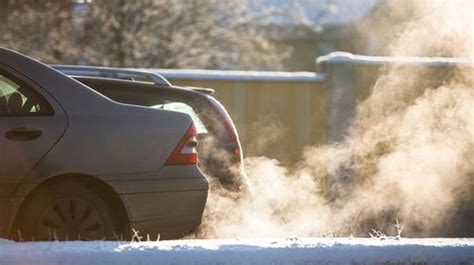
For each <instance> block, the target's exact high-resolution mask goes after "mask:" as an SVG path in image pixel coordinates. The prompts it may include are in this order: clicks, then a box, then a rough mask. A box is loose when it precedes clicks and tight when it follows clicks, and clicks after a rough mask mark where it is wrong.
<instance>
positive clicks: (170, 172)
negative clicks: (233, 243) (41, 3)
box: [0, 48, 209, 240]
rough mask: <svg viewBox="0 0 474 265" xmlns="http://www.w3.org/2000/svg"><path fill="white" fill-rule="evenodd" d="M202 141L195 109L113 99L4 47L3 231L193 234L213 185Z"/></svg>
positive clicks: (33, 235)
mask: <svg viewBox="0 0 474 265" xmlns="http://www.w3.org/2000/svg"><path fill="white" fill-rule="evenodd" d="M196 146H197V140H196V129H195V127H194V124H193V122H192V119H191V117H189V115H186V114H183V113H179V112H174V111H167V110H161V109H156V108H149V107H142V106H136V105H127V104H121V103H117V102H115V101H112V100H110V99H108V98H107V97H105V96H103V95H101V94H99V93H97V92H95V91H94V90H92V89H90V88H89V87H87V86H85V85H84V84H82V83H79V82H77V81H76V80H74V79H72V78H70V77H67V76H65V75H64V74H62V73H60V72H58V71H56V70H54V69H52V68H50V67H49V66H47V65H45V64H42V63H40V62H38V61H35V60H33V59H31V58H28V57H26V56H24V55H21V54H19V53H16V52H14V51H10V50H7V49H2V48H0V236H4V237H13V238H16V239H19V240H56V239H59V240H63V239H64V240H75V239H83V240H86V239H97V238H106V239H117V238H120V237H122V236H123V237H124V238H127V237H128V236H129V235H130V230H131V228H134V229H136V230H137V231H140V233H141V234H143V235H145V234H149V235H150V236H152V237H156V236H158V234H159V235H160V236H161V238H172V237H179V236H181V235H183V234H185V233H187V232H190V231H192V230H194V229H195V228H196V227H197V226H199V224H200V222H201V218H202V213H203V210H204V206H205V203H206V199H207V192H208V186H209V185H208V182H207V180H206V177H205V176H204V175H203V173H202V172H201V171H200V169H199V168H198V167H197V151H196V150H197V149H196Z"/></svg>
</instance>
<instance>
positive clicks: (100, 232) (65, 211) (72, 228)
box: [36, 198, 105, 240]
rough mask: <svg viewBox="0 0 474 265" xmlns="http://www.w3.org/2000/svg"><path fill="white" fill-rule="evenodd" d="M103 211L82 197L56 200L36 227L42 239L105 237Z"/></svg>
mask: <svg viewBox="0 0 474 265" xmlns="http://www.w3.org/2000/svg"><path fill="white" fill-rule="evenodd" d="M104 232H105V226H104V221H103V218H102V215H101V213H100V212H99V210H97V208H96V207H94V206H93V204H91V203H90V202H88V201H85V200H83V199H80V198H64V199H59V200H56V201H55V202H54V203H53V204H51V206H49V207H48V208H47V209H46V210H45V211H44V212H43V214H42V215H41V217H40V218H39V221H38V223H37V229H36V236H37V239H40V240H94V239H101V238H103V237H104V234H105V233H104Z"/></svg>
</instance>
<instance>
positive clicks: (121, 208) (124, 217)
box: [8, 173, 130, 238]
mask: <svg viewBox="0 0 474 265" xmlns="http://www.w3.org/2000/svg"><path fill="white" fill-rule="evenodd" d="M58 182H64V183H66V182H80V183H82V184H85V185H86V187H87V188H90V189H91V190H93V191H94V192H96V193H97V194H99V195H100V196H101V197H102V198H103V199H104V200H105V201H106V203H107V204H108V205H109V206H110V207H112V210H113V212H114V213H117V215H118V216H117V217H118V218H120V220H121V222H122V224H121V225H122V226H123V230H124V232H127V231H129V230H130V227H129V226H130V216H129V212H128V210H127V208H126V206H125V204H124V202H123V200H122V199H121V198H120V196H119V195H118V193H117V192H116V191H115V189H114V188H113V187H112V186H110V185H108V184H107V183H106V182H104V181H103V180H101V179H99V178H97V177H95V176H92V175H87V174H80V173H72V174H63V175H58V176H54V177H50V178H47V179H45V180H43V181H42V182H40V183H38V184H37V185H36V186H35V187H34V188H33V189H31V190H30V191H29V192H28V194H27V195H26V196H25V197H24V199H23V200H22V201H21V204H20V206H19V207H18V208H17V209H16V211H15V212H14V213H13V218H12V222H11V225H10V227H9V229H8V231H9V236H10V237H11V238H15V236H16V235H15V230H16V227H17V226H18V222H19V220H20V219H21V218H22V217H23V215H24V208H25V205H26V204H27V203H28V202H29V201H30V200H31V198H32V197H34V195H35V193H36V192H38V191H39V190H41V188H42V187H44V186H47V185H51V184H52V183H58ZM124 236H126V235H124Z"/></svg>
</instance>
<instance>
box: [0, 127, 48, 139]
mask: <svg viewBox="0 0 474 265" xmlns="http://www.w3.org/2000/svg"><path fill="white" fill-rule="evenodd" d="M41 134H43V131H41V130H40V129H35V128H28V127H21V128H15V129H12V130H10V131H8V132H6V133H5V137H6V138H7V139H8V140H12V141H28V140H34V139H36V138H38V137H40V136H41Z"/></svg>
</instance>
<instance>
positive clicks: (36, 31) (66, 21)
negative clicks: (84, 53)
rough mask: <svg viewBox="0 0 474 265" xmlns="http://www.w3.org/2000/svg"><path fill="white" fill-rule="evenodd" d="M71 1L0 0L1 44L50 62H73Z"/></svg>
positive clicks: (74, 50)
mask: <svg viewBox="0 0 474 265" xmlns="http://www.w3.org/2000/svg"><path fill="white" fill-rule="evenodd" d="M71 8H72V2H69V1H55V0H44V1H28V0H8V1H4V2H2V6H1V9H2V13H3V16H2V19H3V21H2V23H0V45H1V46H5V47H7V48H11V49H15V50H18V51H20V52H24V53H27V54H28V55H30V56H33V57H35V58H40V59H42V60H44V61H47V62H50V63H59V62H62V63H73V62H75V58H76V57H77V52H78V50H77V49H76V47H75V45H74V35H73V34H72V32H73V23H72V17H71V16H72V13H71Z"/></svg>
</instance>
